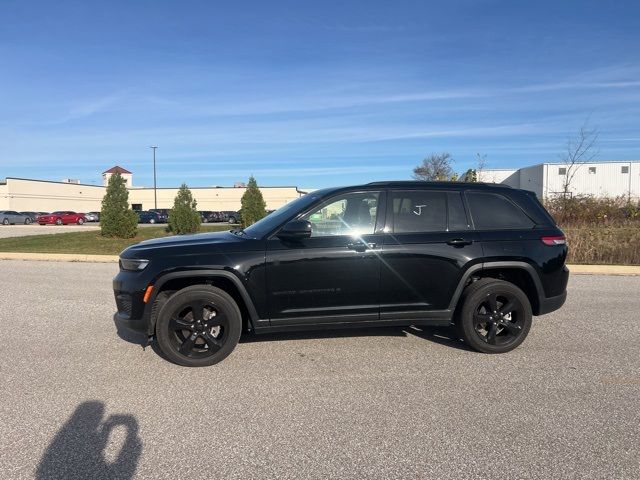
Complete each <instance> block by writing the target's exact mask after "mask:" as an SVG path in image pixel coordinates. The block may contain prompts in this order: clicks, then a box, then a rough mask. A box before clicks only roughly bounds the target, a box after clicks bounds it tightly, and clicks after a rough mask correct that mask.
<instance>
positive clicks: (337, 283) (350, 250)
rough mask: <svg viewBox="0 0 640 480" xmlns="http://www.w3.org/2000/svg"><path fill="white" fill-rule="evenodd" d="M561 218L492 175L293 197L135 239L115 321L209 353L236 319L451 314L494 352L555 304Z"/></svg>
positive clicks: (431, 319)
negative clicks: (236, 221) (237, 218)
mask: <svg viewBox="0 0 640 480" xmlns="http://www.w3.org/2000/svg"><path fill="white" fill-rule="evenodd" d="M566 257H567V246H566V242H565V237H564V235H563V233H562V231H561V230H560V229H559V228H558V227H557V226H556V224H555V222H554V221H553V219H552V218H551V216H550V215H549V214H548V213H547V212H546V210H545V209H544V208H543V207H542V205H541V204H540V202H538V200H537V199H536V197H535V195H534V194H533V193H531V192H527V191H524V190H516V189H512V188H509V187H506V186H501V185H485V184H477V183H452V182H442V183H426V182H380V183H370V184H367V185H362V186H356V187H347V188H328V189H324V190H318V191H315V192H313V193H311V194H308V195H306V196H303V197H301V198H299V199H297V200H295V201H293V202H291V203H289V204H287V205H285V206H284V207H282V208H280V209H279V210H276V211H275V212H273V213H272V214H271V215H269V216H267V217H265V218H264V219H262V220H260V221H259V222H257V223H255V224H254V225H252V226H250V227H248V228H246V229H245V230H232V231H230V232H218V233H205V234H198V235H190V236H181V237H178V236H174V237H167V238H160V239H156V240H148V241H145V242H141V243H139V244H137V245H133V246H131V247H129V248H127V249H126V250H124V251H123V252H122V254H121V255H120V273H118V275H117V276H116V277H115V279H114V281H113V288H114V290H115V297H116V303H117V307H118V313H117V314H116V321H117V322H118V323H120V324H122V325H124V326H125V327H127V328H130V329H133V330H137V331H139V332H143V333H144V334H146V335H148V336H150V337H151V336H155V339H156V341H157V345H158V346H159V348H160V349H161V351H162V352H163V353H164V354H165V355H166V357H167V358H169V359H170V360H172V361H174V362H176V363H178V364H181V365H188V366H204V365H212V364H214V363H216V362H219V361H220V360H222V359H223V358H225V357H226V356H227V355H229V354H230V353H231V351H232V350H233V349H234V347H235V346H236V344H237V343H238V340H239V338H240V334H241V332H242V331H243V330H245V331H251V332H255V333H260V332H272V331H276V330H290V329H310V328H335V327H341V326H373V325H380V326H389V325H398V326H406V325H451V326H453V327H454V328H455V331H456V332H457V334H458V335H459V338H461V339H462V340H464V341H465V342H466V343H467V344H468V345H469V346H471V347H472V348H474V349H476V350H479V351H481V352H486V353H502V352H507V351H509V350H512V349H514V348H515V347H517V346H518V345H519V344H520V343H522V341H523V340H524V339H525V337H526V336H527V333H528V332H529V328H530V327H531V317H532V315H542V314H545V313H548V312H551V311H553V310H556V309H558V308H560V307H561V306H562V304H563V303H564V301H565V298H566V286H567V281H568V277H569V271H568V270H567V268H566V266H565V259H566Z"/></svg>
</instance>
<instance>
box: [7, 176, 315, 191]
mask: <svg viewBox="0 0 640 480" xmlns="http://www.w3.org/2000/svg"><path fill="white" fill-rule="evenodd" d="M7 180H23V181H26V182H43V183H58V184H61V185H78V186H83V187H97V188H107V187H106V186H105V185H94V184H89V183H69V182H61V181H58V180H40V179H37V178H23V177H6V178H5V180H4V182H2V181H1V180H0V184H3V183H7ZM243 188H246V187H189V190H202V189H228V190H231V189H236V190H242V189H243ZM258 188H295V189H296V191H298V193H305V192H301V191H300V190H298V187H296V186H294V185H278V186H274V187H260V186H258ZM179 189H180V187H158V188H157V190H179ZM127 190H153V187H127Z"/></svg>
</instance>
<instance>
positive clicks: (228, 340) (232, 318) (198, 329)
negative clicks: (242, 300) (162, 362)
mask: <svg viewBox="0 0 640 480" xmlns="http://www.w3.org/2000/svg"><path fill="white" fill-rule="evenodd" d="M197 307H200V308H201V309H202V310H201V315H199V316H198V315H197V314H196V315H194V312H196V311H198V310H200V308H197ZM214 312H215V313H216V314H217V315H215V316H209V317H207V314H209V315H211V314H212V313H214ZM198 317H201V318H200V322H197V321H196V320H197V319H198ZM212 323H213V325H212ZM207 326H208V329H207ZM176 327H178V328H176ZM216 328H218V330H217V331H215V329H216ZM241 333H242V315H241V314H240V309H239V308H238V305H237V304H236V302H235V301H234V300H233V298H232V297H231V296H230V295H229V294H228V293H227V292H225V291H224V290H221V289H219V288H216V287H211V286H209V285H193V286H191V287H186V288H183V289H182V290H180V291H178V292H176V293H175V294H174V295H172V296H171V297H170V298H169V299H168V300H166V302H165V303H164V305H163V306H162V308H161V310H160V312H159V314H158V319H157V321H156V341H157V345H158V347H159V348H160V350H161V352H162V353H163V354H164V355H165V356H166V358H167V359H168V360H170V361H172V362H174V363H177V364H178V365H182V366H185V367H207V366H210V365H214V364H216V363H218V362H220V361H222V360H224V359H225V358H226V357H227V356H228V355H229V354H230V353H231V352H232V351H233V349H234V348H235V346H236V345H237V344H238V340H240V334H241Z"/></svg>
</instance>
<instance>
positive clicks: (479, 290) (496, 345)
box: [456, 278, 532, 353]
mask: <svg viewBox="0 0 640 480" xmlns="http://www.w3.org/2000/svg"><path fill="white" fill-rule="evenodd" d="M461 302H462V304H461V307H460V308H459V310H458V312H457V316H456V328H457V331H458V334H459V336H460V337H461V338H462V339H463V340H464V342H465V343H466V344H468V345H469V346H470V347H472V348H474V349H475V350H478V351H480V352H483V353H505V352H508V351H510V350H513V349H514V348H516V347H517V346H518V345H520V344H521V343H522V342H523V341H524V339H525V338H526V337H527V335H528V333H529V330H530V328H531V318H532V312H531V304H530V302H529V299H528V297H527V296H526V294H525V293H524V292H523V291H522V290H521V289H520V288H518V287H517V286H516V285H514V284H512V283H509V282H505V281H503V280H497V279H493V278H484V279H480V280H478V281H476V282H474V283H472V284H471V285H469V286H468V287H467V288H466V290H465V292H464V294H463V297H462V300H461Z"/></svg>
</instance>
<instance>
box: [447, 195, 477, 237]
mask: <svg viewBox="0 0 640 480" xmlns="http://www.w3.org/2000/svg"><path fill="white" fill-rule="evenodd" d="M447 209H448V211H449V230H450V231H453V232H455V231H459V230H469V229H470V228H471V225H469V221H468V219H467V214H466V212H465V211H464V204H463V203H462V196H461V195H460V193H459V192H449V193H447Z"/></svg>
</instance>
